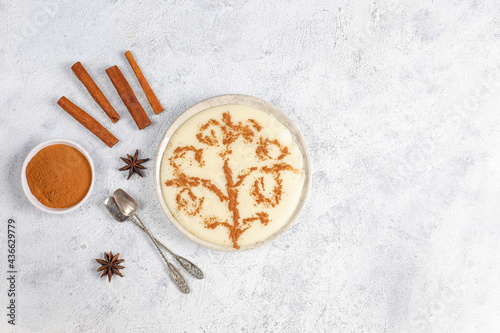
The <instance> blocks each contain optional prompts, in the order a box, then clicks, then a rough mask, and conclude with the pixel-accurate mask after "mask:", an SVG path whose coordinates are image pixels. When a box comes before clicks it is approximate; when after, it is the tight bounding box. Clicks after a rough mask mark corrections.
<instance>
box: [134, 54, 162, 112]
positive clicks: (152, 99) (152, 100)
mask: <svg viewBox="0 0 500 333" xmlns="http://www.w3.org/2000/svg"><path fill="white" fill-rule="evenodd" d="M125 57H127V60H128V62H129V64H130V67H132V70H133V71H134V73H135V76H136V77H137V80H139V83H140V84H141V87H142V90H144V93H145V94H146V97H147V98H148V101H149V104H151V107H152V108H153V111H154V112H155V113H156V114H158V113H160V112H162V111H163V110H164V109H163V106H161V104H160V101H159V100H158V98H157V97H156V95H155V93H154V92H153V89H151V86H150V85H149V82H148V80H146V78H145V77H144V74H142V71H141V68H140V67H139V65H137V62H136V61H135V58H134V56H133V55H132V52H130V51H127V52H125Z"/></svg>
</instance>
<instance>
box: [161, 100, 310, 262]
mask: <svg viewBox="0 0 500 333" xmlns="http://www.w3.org/2000/svg"><path fill="white" fill-rule="evenodd" d="M228 104H240V105H248V106H251V107H254V108H256V109H259V110H262V111H264V112H267V113H269V114H271V115H272V116H274V117H275V118H276V119H278V120H279V121H280V122H281V123H282V124H283V125H285V126H286V127H287V128H288V129H289V130H290V132H291V133H292V135H293V137H294V139H295V142H296V143H297V145H298V147H299V149H300V151H301V153H302V157H303V161H304V172H305V177H304V185H303V188H302V194H301V197H300V200H299V202H298V204H297V206H296V207H295V211H294V212H293V214H292V215H291V216H290V219H289V220H288V221H287V223H285V225H284V226H283V227H282V228H281V229H280V230H278V231H277V232H275V233H274V234H272V235H271V236H269V237H268V238H266V239H265V240H263V241H260V242H258V243H255V244H251V245H244V246H241V248H240V249H239V250H236V249H235V248H233V247H230V246H222V245H217V244H213V243H210V242H207V241H205V240H203V239H200V238H198V237H196V236H195V235H193V234H192V233H191V232H189V231H188V230H186V229H185V228H184V227H183V226H182V225H181V224H180V223H179V222H178V221H177V220H176V218H175V217H174V216H173V215H172V212H170V209H169V208H168V206H167V204H166V203H165V200H164V199H163V193H162V186H161V179H160V168H161V161H162V158H163V154H164V152H165V149H167V146H168V143H169V141H170V138H171V137H172V135H174V133H175V132H176V131H177V129H179V127H180V126H182V124H184V122H185V121H186V120H188V119H189V118H191V117H192V116H194V115H195V114H197V113H199V112H201V111H204V110H206V109H208V108H211V107H214V106H220V105H228ZM310 182H311V168H310V160H309V153H308V151H307V147H306V144H305V142H304V138H303V137H302V135H301V134H300V132H299V130H298V129H297V127H295V125H294V124H293V122H292V121H291V120H290V118H288V117H287V116H286V115H285V114H284V113H283V112H282V111H281V110H279V109H278V108H277V107H275V106H274V105H272V104H270V103H268V102H266V101H263V100H261V99H258V98H255V97H251V96H246V95H221V96H216V97H212V98H209V99H206V100H204V101H201V102H199V103H197V104H195V105H193V106H191V107H190V108H188V109H187V110H186V111H184V112H183V113H182V114H181V115H180V116H179V117H178V118H177V119H176V120H174V122H173V123H172V124H171V125H170V127H169V128H168V129H167V131H166V132H165V135H164V136H163V138H162V139H161V141H160V145H159V146H158V150H157V151H156V157H155V163H154V186H155V190H156V196H157V198H158V201H159V202H160V206H161V208H162V209H163V212H164V213H165V215H166V216H167V218H168V219H169V220H170V222H172V224H173V225H174V226H175V227H176V228H177V229H178V230H179V231H180V232H181V233H182V234H183V235H184V236H186V237H187V238H188V239H190V240H192V241H193V242H195V243H197V244H200V245H203V246H205V247H208V248H210V249H213V250H219V251H231V252H233V251H242V250H250V249H254V248H256V247H258V246H261V245H263V244H266V243H269V242H271V241H272V240H274V239H275V238H276V237H278V236H279V235H281V234H282V233H283V232H284V231H285V230H286V229H288V228H289V227H290V226H291V225H292V224H293V222H294V221H295V219H296V218H297V216H298V215H299V213H300V211H301V210H302V207H303V206H304V203H305V201H306V197H307V194H308V192H309V186H310Z"/></svg>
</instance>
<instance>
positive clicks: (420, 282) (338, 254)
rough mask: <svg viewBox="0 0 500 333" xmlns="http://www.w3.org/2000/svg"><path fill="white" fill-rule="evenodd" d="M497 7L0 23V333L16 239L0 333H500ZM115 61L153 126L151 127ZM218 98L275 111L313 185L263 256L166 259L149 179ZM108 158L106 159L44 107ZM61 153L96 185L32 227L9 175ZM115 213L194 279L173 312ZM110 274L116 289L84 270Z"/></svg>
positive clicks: (316, 5)
mask: <svg viewBox="0 0 500 333" xmlns="http://www.w3.org/2000/svg"><path fill="white" fill-rule="evenodd" d="M499 36H500V2H498V1H496V0H486V1H472V0H458V1H434V0H432V1H430V0H423V1H405V2H404V3H403V2H402V1H401V2H399V1H395V0H387V1H379V0H371V1H351V0H343V1H336V0H334V1H281V0H278V1H267V0H256V1H245V2H244V1H220V2H218V1H187V0H186V1H107V0H106V1H104V0H103V1H68V0H64V1H63V0H56V1H53V2H50V3H49V2H47V3H46V2H39V1H14V0H6V1H1V2H0V89H1V90H0V107H1V110H0V124H1V125H0V126H1V127H0V146H1V151H2V157H1V159H0V163H1V170H2V172H1V173H0V186H1V187H0V189H1V190H0V220H1V225H2V227H1V228H0V252H1V253H0V258H1V264H0V268H1V273H0V276H1V279H0V281H1V282H0V305H1V307H0V308H2V309H4V310H2V311H1V315H0V318H1V320H0V331H1V332H9V331H14V329H13V327H12V326H11V325H8V324H7V317H6V313H7V311H6V306H7V288H8V286H7V281H6V271H7V247H6V234H7V231H6V230H7V219H8V218H13V219H15V221H16V222H17V227H18V229H17V266H18V271H19V273H18V279H17V297H16V304H17V320H16V327H15V328H16V329H17V331H18V332H493V331H499V330H500V316H499V314H498V309H499V308H500V289H499V282H500V279H499V278H500V251H499V250H500V225H499V221H500V205H499V204H498V200H499V194H500V187H499V184H500V112H499V110H500V98H499V93H498V92H499V90H500V76H499V68H500V63H499V61H498V59H499V55H500V37H499ZM126 50H132V51H133V53H134V54H135V56H136V59H137V61H138V62H139V64H140V66H141V67H142V69H143V71H144V73H145V75H146V76H147V78H148V79H149V81H150V83H151V85H152V87H153V89H154V90H155V91H156V92H157V94H158V97H159V98H160V100H161V101H162V103H163V105H164V106H165V107H166V109H167V110H166V111H165V112H163V113H162V114H160V115H157V116H153V115H152V114H153V113H152V110H151V108H150V106H149V104H148V103H147V101H146V98H145V96H144V94H143V93H142V91H141V90H140V87H139V85H138V82H137V81H136V79H135V77H134V76H133V73H132V71H131V69H130V67H129V66H128V64H127V62H126V59H125V57H124V55H123V53H124V52H125V51H126ZM76 61H81V62H82V63H83V64H84V65H85V66H86V67H87V69H88V71H89V72H90V74H91V75H92V76H93V77H94V78H95V80H96V81H97V83H98V84H99V85H100V87H101V88H102V89H103V91H104V92H105V94H106V95H107V96H108V97H109V98H110V100H111V103H112V104H113V105H114V106H115V107H116V109H117V110H118V112H119V113H120V114H121V116H122V120H120V121H119V122H118V123H117V124H115V125H112V124H111V122H110V121H109V120H108V119H107V117H106V116H105V115H104V113H103V112H102V111H101V110H100V108H99V107H98V106H97V105H96V104H95V103H94V101H93V100H92V99H91V98H90V97H89V95H88V94H87V92H86V90H85V89H84V88H83V86H82V85H81V84H80V82H79V81H78V80H77V79H76V77H75V76H74V75H73V74H72V72H71V70H70V67H71V65H72V64H73V63H74V62H76ZM113 65H118V66H120V68H121V69H122V70H123V72H124V74H125V76H126V77H127V78H128V79H129V82H130V83H131V84H132V86H133V88H134V89H135V91H136V92H137V95H138V97H139V99H140V101H141V102H142V104H143V106H144V107H145V108H146V110H147V112H148V113H149V114H150V115H151V119H152V121H153V125H152V126H150V127H148V128H147V129H145V130H143V131H139V130H138V129H137V128H136V126H135V124H134V123H133V121H132V118H131V117H130V115H129V114H128V113H127V112H126V109H125V108H124V106H123V104H122V103H121V101H120V99H119V97H118V95H117V94H116V91H115V90H114V88H113V87H112V85H111V83H110V81H109V79H108V78H107V76H106V74H105V73H104V70H105V69H106V68H108V67H110V66H113ZM228 93H241V94H248V95H253V96H256V97H259V98H262V99H264V100H267V101H269V102H271V103H273V104H274V105H276V106H277V107H279V108H280V109H282V110H283V111H284V112H285V113H286V114H288V116H289V117H290V118H291V119H292V120H293V121H294V122H295V124H296V125H297V126H298V127H299V128H300V130H301V131H302V133H303V135H304V137H305V139H306V141H307V144H308V147H309V150H310V154H311V159H312V164H313V170H312V171H313V181H312V187H311V192H310V196H309V200H308V203H307V205H306V207H305V209H304V211H303V212H302V214H301V216H300V218H299V219H298V221H297V222H296V223H295V225H294V226H293V227H292V228H291V229H289V230H288V231H287V232H286V233H285V234H284V235H282V236H281V237H280V238H278V239H277V240H276V241H275V242H273V243H272V244H270V245H267V246H264V247H261V248H259V249H256V250H253V251H250V252H243V253H219V252H214V251H211V250H208V249H205V248H203V247H200V246H198V245H196V244H194V243H192V242H190V241H188V240H187V239H185V238H184V237H183V236H182V235H181V234H180V233H179V232H178V231H177V230H176V229H175V228H174V227H173V226H172V225H171V224H170V223H169V222H168V221H167V220H166V218H165V217H164V215H163V213H162V211H161V210H160V207H159V204H158V202H157V200H156V197H155V193H154V188H153V179H152V176H153V174H152V167H153V163H152V161H151V162H148V163H146V164H145V166H146V167H148V170H146V173H145V175H146V176H145V178H143V179H141V178H139V177H133V178H132V179H131V180H129V181H127V180H126V176H127V174H126V173H125V172H118V171H117V169H118V168H119V167H121V166H122V162H121V160H120V159H119V157H120V156H123V155H125V154H126V153H132V152H134V151H135V149H136V148H138V149H139V150H140V152H141V156H144V157H150V158H154V153H155V150H156V147H157V145H158V142H159V140H160V138H161V137H162V135H163V133H164V132H165V130H166V128H167V127H168V126H169V124H170V123H171V122H172V121H173V119H175V118H176V117H177V116H178V115H179V114H180V113H181V112H182V111H183V110H185V109H186V108H187V107H189V106H190V105H192V104H194V103H196V102H198V101H201V100H203V99H205V98H208V97H211V96H215V95H220V94H228ZM63 95H65V96H67V97H68V98H69V99H71V100H72V101H74V102H75V103H76V104H78V105H80V106H81V107H82V108H84V109H85V110H87V111H88V112H89V113H90V114H91V115H92V116H94V117H95V118H96V119H97V120H99V121H101V122H102V123H103V124H104V125H105V126H106V127H108V128H109V129H110V130H111V131H112V132H113V133H115V134H116V136H117V137H118V138H119V139H120V142H119V143H118V144H117V145H116V146H115V147H114V148H112V149H109V148H107V147H106V146H105V145H104V144H103V143H102V142H100V141H99V140H98V139H96V138H95V137H94V136H93V135H92V134H90V133H89V132H87V131H86V130H85V129H84V128H83V127H82V126H81V125H80V124H78V123H77V122H76V121H75V120H74V119H73V118H71V117H70V116H68V115H67V114H66V113H64V112H63V111H62V110H61V109H60V108H59V107H58V106H57V105H56V101H57V100H58V99H59V98H60V97H61V96H63ZM54 138H64V139H69V140H74V141H76V142H78V143H80V144H81V145H82V146H84V147H85V148H86V149H87V150H88V151H89V152H90V153H91V155H92V157H93V159H94V163H95V165H96V170H97V174H96V182H95V188H94V191H93V194H92V197H91V198H90V200H89V201H88V202H87V203H86V204H85V205H84V206H83V207H82V208H81V209H80V210H78V211H76V212H74V213H71V214H69V215H62V216H55V215H48V214H45V213H42V212H39V211H37V210H36V209H35V208H34V207H32V206H31V205H30V204H29V202H28V201H27V199H26V198H25V197H24V194H23V193H22V189H21V183H20V173H21V166H22V163H23V160H24V157H25V156H26V155H27V154H28V152H29V151H30V150H31V149H32V148H33V147H34V146H36V145H37V144H38V143H40V142H42V141H45V140H49V139H54ZM118 187H122V188H124V189H125V190H127V191H128V192H129V193H130V194H132V195H133V196H134V197H137V198H138V200H139V203H140V205H141V215H142V217H143V219H144V222H145V223H147V224H148V225H149V227H150V229H151V230H152V231H153V232H154V233H155V234H156V235H158V238H159V239H161V240H162V241H164V242H165V243H167V244H169V245H171V247H172V248H173V249H174V250H176V251H177V252H178V253H180V254H182V255H184V256H185V257H187V258H189V259H191V260H192V261H193V262H195V263H197V264H198V265H199V266H200V267H201V268H202V269H203V270H204V271H205V274H206V278H205V279H204V280H202V281H198V280H195V279H193V278H188V279H189V280H188V281H189V283H190V284H191V289H192V292H191V294H189V295H187V296H186V295H183V294H181V293H180V292H179V291H178V290H177V288H176V287H175V285H174V284H173V283H172V282H171V281H170V278H169V276H168V274H167V271H166V267H165V265H164V264H163V262H162V259H161V257H160V256H159V255H158V253H157V252H156V249H155V248H154V246H153V244H152V243H151V242H150V241H149V239H147V236H145V235H144V234H142V233H141V232H140V231H139V230H138V229H137V228H136V227H135V226H134V225H132V224H118V223H116V222H114V221H113V220H112V219H111V218H110V216H108V213H107V211H106V210H105V208H104V206H103V205H102V201H103V200H104V198H105V197H106V196H107V195H109V194H111V193H112V191H113V190H114V189H116V188H118ZM109 250H112V251H115V252H120V253H121V256H123V258H124V259H125V262H124V265H125V266H126V268H125V269H124V270H123V273H124V275H125V277H124V278H116V279H114V280H113V281H112V283H108V282H107V280H105V279H99V275H98V273H97V272H96V269H97V268H98V267H99V265H98V264H97V263H96V262H95V261H94V258H98V257H100V256H102V253H103V252H104V251H109Z"/></svg>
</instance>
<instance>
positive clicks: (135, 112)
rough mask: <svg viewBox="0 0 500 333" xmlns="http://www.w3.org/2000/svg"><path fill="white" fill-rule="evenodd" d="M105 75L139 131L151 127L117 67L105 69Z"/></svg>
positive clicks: (144, 112) (149, 121)
mask: <svg viewBox="0 0 500 333" xmlns="http://www.w3.org/2000/svg"><path fill="white" fill-rule="evenodd" d="M106 73H107V74H108V76H109V79H110V80H111V83H113V85H114V86H115V89H116V91H117V92H118V95H120V98H121V99H122V101H123V104H125V106H126V107H127V109H128V112H130V115H131V116H132V118H134V121H135V123H136V124H137V127H139V129H140V130H141V129H143V128H145V127H147V126H149V125H151V120H149V117H148V115H147V114H146V111H144V109H143V108H142V105H141V103H139V100H138V99H137V96H136V95H135V93H134V91H133V90H132V87H130V84H128V82H127V80H126V79H125V76H123V74H122V72H121V71H120V69H119V68H118V66H113V67H110V68H108V69H106Z"/></svg>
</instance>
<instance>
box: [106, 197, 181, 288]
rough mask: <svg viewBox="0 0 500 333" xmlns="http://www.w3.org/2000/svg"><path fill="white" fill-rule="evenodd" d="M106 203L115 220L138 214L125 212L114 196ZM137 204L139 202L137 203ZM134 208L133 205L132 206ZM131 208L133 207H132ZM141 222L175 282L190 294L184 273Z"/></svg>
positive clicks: (126, 218)
mask: <svg viewBox="0 0 500 333" xmlns="http://www.w3.org/2000/svg"><path fill="white" fill-rule="evenodd" d="M104 204H105V205H106V207H107V208H108V210H109V212H110V213H111V214H112V215H113V217H114V218H115V220H117V221H118V222H124V221H126V220H128V219H130V220H132V221H134V220H133V217H132V216H130V215H135V216H134V217H137V215H136V214H134V213H133V212H132V213H130V215H127V213H129V212H130V211H129V210H126V211H125V212H126V213H123V212H122V210H121V209H120V207H119V206H118V203H117V201H116V199H115V198H114V197H109V198H107V199H106V200H105V201H104ZM136 204H137V203H136ZM132 208H133V207H132ZM130 209H131V208H130ZM135 210H137V207H136V208H135V209H133V211H134V212H135ZM138 220H139V222H136V221H134V222H136V223H140V224H142V227H143V230H145V232H146V233H147V234H148V236H149V238H151V240H152V241H153V244H154V245H155V246H156V249H157V250H158V252H160V254H161V256H162V258H163V260H164V261H165V263H166V264H167V266H168V270H169V272H170V276H172V279H173V280H174V282H175V284H176V285H177V287H179V289H180V290H181V291H182V292H183V293H185V294H188V293H189V292H190V290H189V285H188V284H187V282H186V280H185V279H184V277H183V276H182V274H181V273H180V272H179V271H178V270H177V268H175V266H174V265H172V264H171V263H170V262H169V261H168V260H167V258H166V257H165V255H164V254H163V252H162V250H161V249H160V246H159V245H158V244H157V243H156V240H155V238H153V236H152V235H151V233H149V230H148V229H147V228H146V226H145V225H144V224H143V223H142V221H141V220H140V219H138Z"/></svg>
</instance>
